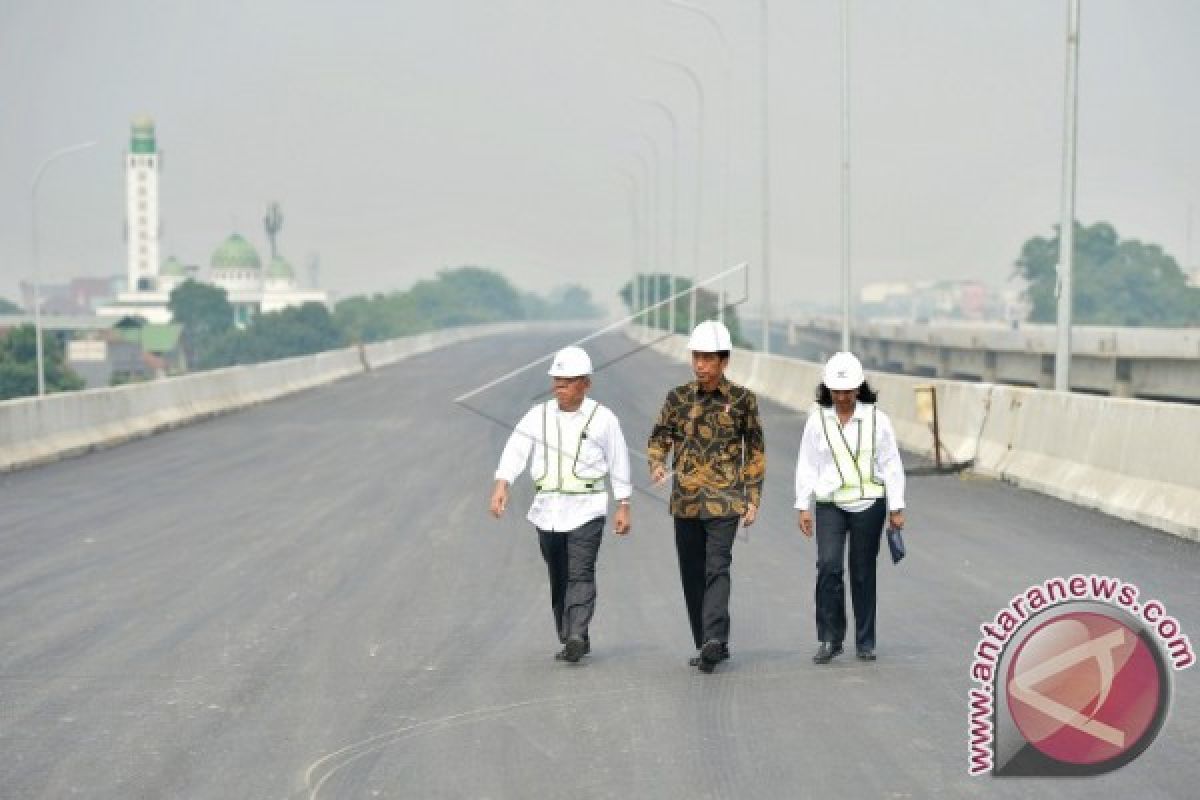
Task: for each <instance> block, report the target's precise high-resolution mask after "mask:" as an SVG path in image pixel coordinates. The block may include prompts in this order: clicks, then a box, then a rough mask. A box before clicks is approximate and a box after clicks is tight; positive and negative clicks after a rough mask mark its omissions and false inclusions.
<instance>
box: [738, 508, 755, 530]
mask: <svg viewBox="0 0 1200 800" xmlns="http://www.w3.org/2000/svg"><path fill="white" fill-rule="evenodd" d="M756 519H758V506H756V505H754V503H746V513H745V514H742V527H743V528H749V527H750V526H751V525H753V524H754V520H756Z"/></svg>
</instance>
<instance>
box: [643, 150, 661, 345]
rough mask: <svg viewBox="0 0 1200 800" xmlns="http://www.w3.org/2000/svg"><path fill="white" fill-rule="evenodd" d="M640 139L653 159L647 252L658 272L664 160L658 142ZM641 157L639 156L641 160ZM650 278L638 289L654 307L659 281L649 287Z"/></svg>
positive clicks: (647, 202) (646, 323) (655, 320)
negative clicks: (661, 176) (661, 181)
mask: <svg viewBox="0 0 1200 800" xmlns="http://www.w3.org/2000/svg"><path fill="white" fill-rule="evenodd" d="M638 137H639V138H640V139H642V141H644V142H645V143H646V145H647V146H648V147H649V148H650V156H651V158H650V162H649V165H648V166H647V169H648V171H649V173H650V179H649V180H648V181H647V182H646V185H647V189H646V194H647V197H646V216H647V219H648V220H649V221H650V222H649V224H648V226H647V227H649V228H650V230H651V234H650V244H651V246H650V248H648V250H647V256H648V257H649V258H650V260H651V266H652V267H653V268H654V269H656V270H657V269H658V268H659V263H660V261H661V260H662V235H661V231H662V225H661V224H660V222H661V219H662V216H661V212H662V208H661V204H662V191H661V190H660V188H659V176H660V175H661V174H662V169H661V165H662V158H661V157H660V155H659V152H658V142H656V141H655V140H654V139H653V138H652V137H650V136H648V135H647V134H645V133H639V134H638ZM640 157H641V156H640V155H639V158H640ZM643 163H646V162H645V161H644V160H643ZM648 277H649V275H643V279H642V280H640V281H638V288H639V290H640V291H639V294H640V296H641V298H642V300H643V301H646V300H647V297H646V295H647V294H649V295H650V297H649V298H648V300H649V302H648V305H654V304H655V303H656V302H657V300H658V286H657V284H658V280H657V279H655V280H654V281H653V283H652V284H651V285H649V286H647V285H646V280H645V279H646V278H648ZM643 307H645V306H643ZM638 310H639V311H641V308H639V309H638ZM657 317H658V311H657V310H656V311H654V312H653V315H652V318H653V319H654V322H655V323H657V321H658V320H657ZM650 319H651V317H647V318H646V319H642V320H640V322H641V324H643V325H647V326H649V321H650ZM654 327H658V325H657V324H655V325H654Z"/></svg>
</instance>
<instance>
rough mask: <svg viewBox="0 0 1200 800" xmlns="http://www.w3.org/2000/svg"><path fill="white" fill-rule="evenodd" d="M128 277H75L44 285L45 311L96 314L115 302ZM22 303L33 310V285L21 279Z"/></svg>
mask: <svg viewBox="0 0 1200 800" xmlns="http://www.w3.org/2000/svg"><path fill="white" fill-rule="evenodd" d="M124 282H125V279H124V276H121V275H115V276H112V277H109V278H73V279H72V280H71V281H70V282H68V283H61V284H42V285H41V286H39V287H38V296H39V297H40V298H41V301H42V313H43V314H51V315H65V316H79V315H85V314H94V313H96V309H97V308H99V307H100V306H102V305H106V304H108V303H111V302H112V301H113V300H114V299H115V298H116V296H117V293H118V292H120V291H121V288H122V286H124ZM20 291H21V305H22V306H24V308H26V309H28V310H29V311H30V313H32V312H33V284H32V283H28V282H26V281H21V284H20Z"/></svg>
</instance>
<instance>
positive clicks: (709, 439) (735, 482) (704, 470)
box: [646, 378, 767, 519]
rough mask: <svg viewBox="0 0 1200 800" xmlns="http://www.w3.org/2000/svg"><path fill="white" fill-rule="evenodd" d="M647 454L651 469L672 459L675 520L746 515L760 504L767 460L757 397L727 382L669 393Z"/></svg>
mask: <svg viewBox="0 0 1200 800" xmlns="http://www.w3.org/2000/svg"><path fill="white" fill-rule="evenodd" d="M646 451H647V454H648V455H649V457H650V469H651V471H653V470H654V468H655V467H656V466H659V465H665V464H666V461H667V456H668V455H671V456H672V461H671V467H672V469H673V470H674V471H675V478H674V482H673V485H672V488H671V514H672V515H673V516H676V517H686V518H691V519H712V518H716V517H733V516H741V515H742V514H745V513H746V504H747V503H748V502H749V503H752V504H754V506H755V507H757V506H758V505H759V500H760V498H761V496H762V484H763V476H764V475H765V473H766V467H767V456H766V451H765V450H764V449H763V432H762V426H761V425H760V424H759V421H758V399H757V398H756V397H755V396H754V392H752V391H750V390H749V389H747V388H745V387H743V386H738V385H736V384H733V383H730V382H729V381H728V380H726V379H725V378H722V379H721V382H720V383H719V384H718V385H717V388H716V389H715V390H714V391H711V392H706V391H704V390H703V389H701V388H700V386H699V384H698V383H697V382H696V381H692V382H691V383H686V384H684V385H683V386H676V387H675V388H674V389H672V390H671V391H669V392H667V399H666V401H665V402H664V403H663V407H662V411H660V412H659V414H658V420H657V422H655V424H654V430H653V431H652V432H651V433H650V442H649V444H648V445H647V447H646ZM672 451H673V452H672Z"/></svg>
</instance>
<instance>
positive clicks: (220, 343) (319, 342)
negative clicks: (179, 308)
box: [198, 303, 346, 369]
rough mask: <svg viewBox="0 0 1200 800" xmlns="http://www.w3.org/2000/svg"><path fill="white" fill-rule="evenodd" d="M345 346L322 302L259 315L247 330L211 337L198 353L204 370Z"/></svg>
mask: <svg viewBox="0 0 1200 800" xmlns="http://www.w3.org/2000/svg"><path fill="white" fill-rule="evenodd" d="M345 344H346V341H345V338H344V336H343V334H342V331H341V330H340V329H339V328H338V326H337V324H336V323H335V322H334V319H333V316H332V315H331V314H330V313H329V309H327V308H326V307H325V306H324V305H322V304H320V303H305V304H304V305H302V306H299V307H294V306H293V307H291V308H285V309H283V310H281V311H272V312H270V313H267V314H260V315H259V316H257V317H255V318H254V320H253V321H252V322H251V323H250V324H249V325H248V326H247V327H246V329H245V330H237V329H235V328H230V329H229V330H227V331H225V332H224V333H223V334H221V335H219V336H216V337H212V338H210V339H209V340H208V342H207V345H206V347H205V348H204V349H202V350H201V351H200V353H199V361H198V365H199V366H200V367H201V368H203V369H212V368H215V367H227V366H232V365H234V364H257V363H258V362H260V361H275V360H278V359H281V358H292V357H294V356H304V355H310V354H312V353H321V352H324V351H326V350H334V349H336V348H338V347H342V346H344V345H345Z"/></svg>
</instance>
